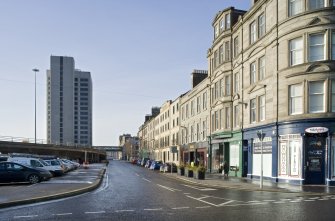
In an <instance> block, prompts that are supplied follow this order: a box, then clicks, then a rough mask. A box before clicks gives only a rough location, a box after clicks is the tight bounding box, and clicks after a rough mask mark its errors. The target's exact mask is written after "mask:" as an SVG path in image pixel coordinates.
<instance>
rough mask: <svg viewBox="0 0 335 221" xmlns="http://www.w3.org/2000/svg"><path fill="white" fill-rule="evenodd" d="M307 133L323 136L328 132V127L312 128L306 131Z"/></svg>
mask: <svg viewBox="0 0 335 221" xmlns="http://www.w3.org/2000/svg"><path fill="white" fill-rule="evenodd" d="M305 132H306V133H311V134H321V133H326V132H328V128H326V127H310V128H307V129H306V130H305Z"/></svg>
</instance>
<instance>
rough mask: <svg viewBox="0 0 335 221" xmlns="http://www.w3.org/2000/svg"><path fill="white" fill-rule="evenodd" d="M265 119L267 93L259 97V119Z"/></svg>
mask: <svg viewBox="0 0 335 221" xmlns="http://www.w3.org/2000/svg"><path fill="white" fill-rule="evenodd" d="M263 120H265V95H262V96H260V97H259V121H263Z"/></svg>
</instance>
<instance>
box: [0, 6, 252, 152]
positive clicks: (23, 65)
mask: <svg viewBox="0 0 335 221" xmlns="http://www.w3.org/2000/svg"><path fill="white" fill-rule="evenodd" d="M230 6H234V7H235V8H237V9H243V10H248V9H249V8H250V1H249V0H235V1H233V0H221V1H220V0H210V1H205V0H165V1H163V0H54V1H51V0H29V1H23V0H21V1H19V0H2V1H0V27H1V34H0V42H1V43H0V57H1V59H0V94H1V105H0V137H1V136H13V137H26V138H33V137H34V73H33V71H32V69H33V68H35V67H36V68H38V69H40V72H39V73H38V75H37V138H38V139H46V70H47V69H48V68H49V66H50V64H49V63H50V55H59V56H71V57H74V59H75V63H76V68H78V69H81V70H83V71H90V72H91V75H92V79H93V87H94V91H93V145H118V136H119V135H121V134H123V133H130V134H132V135H134V136H135V135H136V133H137V131H138V128H139V126H140V125H141V124H143V122H144V116H145V115H146V114H149V113H150V110H151V107H152V106H161V105H162V104H163V103H164V102H165V101H166V100H174V99H175V98H177V97H178V96H179V95H180V94H182V93H184V92H186V91H187V90H189V89H190V87H191V75H190V73H191V72H192V70H193V69H207V58H206V55H207V49H208V48H210V46H211V43H212V41H213V30H212V26H211V24H212V21H213V18H214V16H215V14H216V13H217V12H218V11H220V10H223V9H225V8H227V7H230ZM0 139H1V138H0Z"/></svg>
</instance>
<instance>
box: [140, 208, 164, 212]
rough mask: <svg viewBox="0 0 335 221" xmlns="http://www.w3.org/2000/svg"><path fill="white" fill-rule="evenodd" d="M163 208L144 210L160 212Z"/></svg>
mask: <svg viewBox="0 0 335 221" xmlns="http://www.w3.org/2000/svg"><path fill="white" fill-rule="evenodd" d="M162 209H163V208H154V209H143V210H145V211H158V210H162Z"/></svg>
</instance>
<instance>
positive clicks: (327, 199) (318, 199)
mask: <svg viewBox="0 0 335 221" xmlns="http://www.w3.org/2000/svg"><path fill="white" fill-rule="evenodd" d="M318 200H329V199H328V198H321V199H318Z"/></svg>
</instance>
